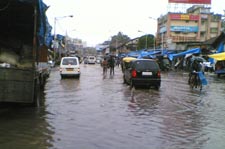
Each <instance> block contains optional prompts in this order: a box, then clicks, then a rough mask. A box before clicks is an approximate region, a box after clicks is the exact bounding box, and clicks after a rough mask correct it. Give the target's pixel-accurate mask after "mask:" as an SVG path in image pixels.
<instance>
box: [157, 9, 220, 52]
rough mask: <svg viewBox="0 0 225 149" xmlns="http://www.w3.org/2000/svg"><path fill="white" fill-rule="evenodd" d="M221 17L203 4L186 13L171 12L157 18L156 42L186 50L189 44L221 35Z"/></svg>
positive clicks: (174, 48)
mask: <svg viewBox="0 0 225 149" xmlns="http://www.w3.org/2000/svg"><path fill="white" fill-rule="evenodd" d="M221 18H222V15H221V14H214V13H212V12H210V8H209V7H204V6H202V5H194V6H192V7H190V8H188V9H187V10H186V13H172V12H169V13H168V14H166V15H164V16H161V17H159V18H158V19H157V22H158V26H157V35H156V43H157V45H161V46H163V47H164V48H167V49H172V50H185V49H186V47H187V45H189V44H193V43H199V44H200V43H202V42H204V41H206V40H208V39H210V38H213V37H217V36H218V35H220V33H221Z"/></svg>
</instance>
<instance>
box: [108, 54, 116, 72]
mask: <svg viewBox="0 0 225 149" xmlns="http://www.w3.org/2000/svg"><path fill="white" fill-rule="evenodd" d="M108 64H109V69H110V75H114V67H115V59H114V58H113V56H110V58H109V60H108Z"/></svg>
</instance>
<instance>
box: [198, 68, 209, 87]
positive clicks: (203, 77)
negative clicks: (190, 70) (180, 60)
mask: <svg viewBox="0 0 225 149" xmlns="http://www.w3.org/2000/svg"><path fill="white" fill-rule="evenodd" d="M198 76H199V78H200V80H201V82H202V85H207V84H208V82H207V80H206V78H205V75H204V74H203V72H201V71H200V72H198Z"/></svg>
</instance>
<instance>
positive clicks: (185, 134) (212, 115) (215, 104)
mask: <svg viewBox="0 0 225 149" xmlns="http://www.w3.org/2000/svg"><path fill="white" fill-rule="evenodd" d="M206 78H207V80H208V85H207V86H203V90H202V91H201V92H200V91H199V90H198V89H194V90H191V89H190V87H189V85H188V84H187V79H188V73H184V72H168V73H166V72H163V73H162V83H161V88H160V89H159V90H158V91H157V90H155V89H150V90H149V89H133V90H130V88H129V86H127V85H125V84H123V79H122V72H121V69H120V68H117V67H116V68H115V75H114V76H113V77H110V76H109V74H108V75H107V76H106V77H105V78H104V77H103V76H102V68H101V67H100V66H99V65H98V64H95V65H84V64H81V76H80V79H77V78H75V79H74V78H68V79H63V80H61V78H60V75H59V72H58V69H57V68H53V70H52V72H51V75H50V78H49V79H48V81H47V84H46V86H45V91H44V94H43V95H42V96H41V98H44V104H43V105H42V106H41V107H39V108H33V107H17V106H9V107H8V106H7V107H5V106H1V109H0V129H1V130H0V148H18V149H19V148H21V149H36V148H38V149H149V148H151V149H163V148H165V149H175V148H182V149H190V148H191V149H212V148H215V149H224V148H225V142H224V140H225V118H224V115H225V98H224V97H225V78H224V77H221V78H217V77H216V76H215V75H213V74H207V73H206Z"/></svg>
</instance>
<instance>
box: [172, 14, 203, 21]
mask: <svg viewBox="0 0 225 149" xmlns="http://www.w3.org/2000/svg"><path fill="white" fill-rule="evenodd" d="M170 19H171V20H190V21H198V20H199V15H187V14H170Z"/></svg>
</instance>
